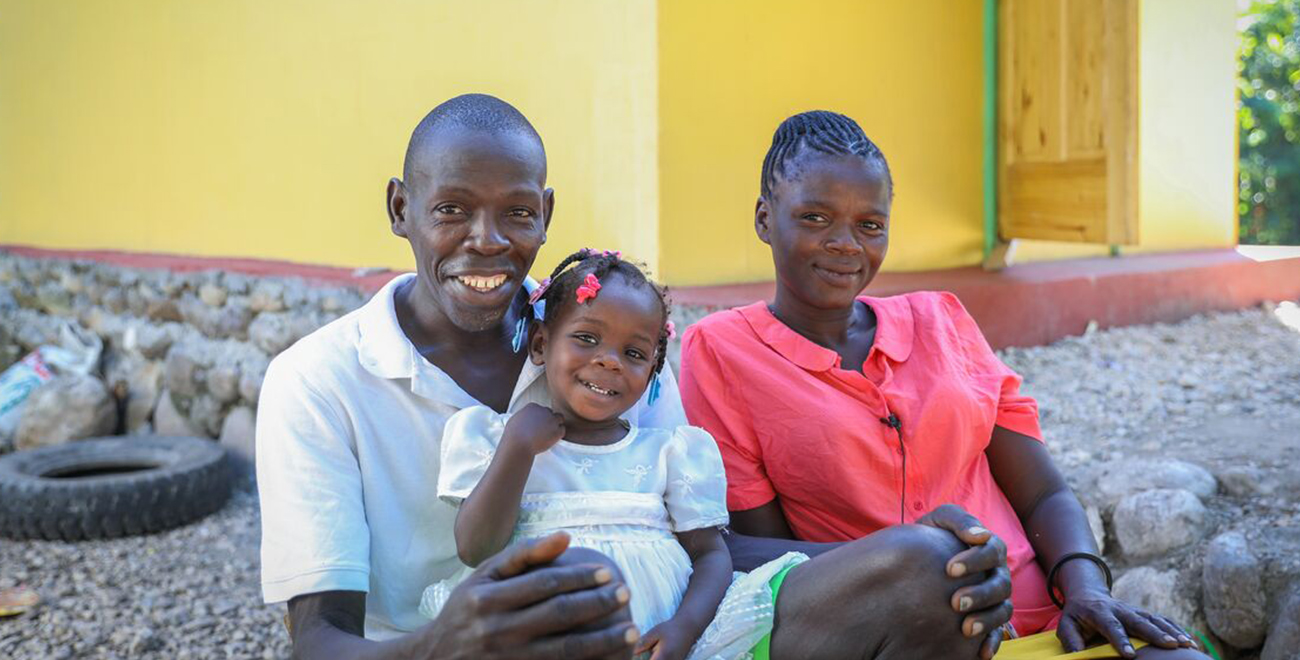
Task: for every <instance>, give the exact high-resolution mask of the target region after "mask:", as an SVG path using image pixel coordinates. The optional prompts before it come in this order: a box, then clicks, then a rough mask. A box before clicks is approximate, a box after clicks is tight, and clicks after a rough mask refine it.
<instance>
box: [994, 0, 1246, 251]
mask: <svg viewBox="0 0 1300 660" xmlns="http://www.w3.org/2000/svg"><path fill="white" fill-rule="evenodd" d="M1139 16H1140V18H1139V21H1140V22H1139V29H1138V31H1139V35H1138V39H1139V65H1138V80H1139V82H1138V85H1139V89H1140V90H1141V92H1140V93H1141V97H1140V103H1139V110H1138V113H1139V114H1138V136H1139V137H1138V158H1139V167H1138V189H1139V193H1138V195H1139V196H1138V244H1137V245H1136V246H1132V247H1124V248H1122V252H1123V253H1128V254H1132V253H1143V252H1162V251H1169V250H1187V249H1198V248H1216V247H1228V246H1232V245H1236V243H1237V209H1236V203H1237V190H1236V185H1237V181H1236V177H1237V173H1236V166H1237V143H1236V139H1237V127H1236V121H1237V119H1236V114H1237V109H1236V103H1237V100H1236V81H1237V42H1238V35H1237V7H1236V3H1235V2H1234V0H1141V6H1140V7H1139ZM1107 251H1108V248H1107V247H1106V246H1098V245H1081V244H1071V243H1055V242H1046V241H1022V242H1021V244H1020V245H1019V246H1018V247H1017V249H1016V260H1017V261H1040V260H1047V259H1065V258H1074V257H1085V256H1100V255H1105V254H1106V253H1107Z"/></svg>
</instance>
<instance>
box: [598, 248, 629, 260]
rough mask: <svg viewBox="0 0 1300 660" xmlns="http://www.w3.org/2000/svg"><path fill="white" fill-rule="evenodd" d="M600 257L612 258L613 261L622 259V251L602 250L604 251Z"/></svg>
mask: <svg viewBox="0 0 1300 660" xmlns="http://www.w3.org/2000/svg"><path fill="white" fill-rule="evenodd" d="M600 256H602V257H614V258H615V259H622V258H623V251H622V250H604V251H602V252H601V253H600Z"/></svg>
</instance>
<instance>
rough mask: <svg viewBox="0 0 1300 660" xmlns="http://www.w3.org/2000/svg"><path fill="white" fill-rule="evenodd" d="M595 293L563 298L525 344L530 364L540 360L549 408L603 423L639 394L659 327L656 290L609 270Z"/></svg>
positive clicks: (661, 315)
mask: <svg viewBox="0 0 1300 660" xmlns="http://www.w3.org/2000/svg"><path fill="white" fill-rule="evenodd" d="M600 285H601V288H600V291H599V292H598V293H597V295H596V297H595V298H593V299H591V300H588V301H587V302H585V303H581V304H579V303H577V302H576V301H567V302H566V303H565V305H566V309H565V310H564V312H563V313H562V314H561V316H560V318H559V319H557V320H556V321H555V322H554V324H553V326H549V327H548V326H545V325H543V326H542V327H540V328H538V330H537V332H536V333H534V335H533V339H532V341H531V342H530V344H529V353H530V356H531V358H532V360H533V363H534V364H544V365H546V383H547V386H548V387H549V388H550V391H551V399H552V406H551V407H552V409H554V410H555V412H558V413H560V414H561V415H563V416H564V418H565V419H566V420H585V421H588V422H603V421H609V420H612V419H614V418H616V417H618V416H619V415H621V414H622V413H623V412H625V411H627V410H628V409H630V408H631V407H632V406H633V405H635V404H636V402H637V401H638V400H639V399H640V398H641V395H642V394H643V393H644V392H645V389H646V387H647V386H648V385H649V383H650V376H651V373H652V372H653V371H654V365H655V359H656V355H655V350H656V349H657V348H658V346H659V334H660V332H661V331H662V329H663V326H664V313H663V307H662V304H661V302H660V301H659V297H658V295H657V294H656V293H655V292H654V291H652V290H651V289H650V288H649V287H637V286H631V285H629V284H627V283H626V282H624V281H623V278H622V276H620V275H615V274H609V275H606V276H605V279H604V280H602V281H601V283H600Z"/></svg>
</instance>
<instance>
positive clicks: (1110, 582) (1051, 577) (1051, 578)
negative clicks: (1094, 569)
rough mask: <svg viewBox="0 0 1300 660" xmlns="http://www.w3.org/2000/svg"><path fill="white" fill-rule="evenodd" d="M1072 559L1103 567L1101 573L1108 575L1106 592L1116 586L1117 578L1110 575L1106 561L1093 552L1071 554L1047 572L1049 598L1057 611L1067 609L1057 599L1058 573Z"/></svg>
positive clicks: (1058, 561)
mask: <svg viewBox="0 0 1300 660" xmlns="http://www.w3.org/2000/svg"><path fill="white" fill-rule="evenodd" d="M1071 559H1087V560H1088V561H1090V562H1092V563H1094V564H1096V565H1098V566H1100V567H1101V572H1102V573H1104V574H1105V575H1106V591H1110V588H1111V587H1112V586H1114V584H1115V578H1114V577H1113V576H1112V575H1111V574H1110V566H1107V565H1106V560H1105V559H1102V558H1101V557H1098V556H1097V555H1094V554H1092V553H1091V552H1071V553H1070V554H1068V555H1066V556H1064V557H1061V558H1060V559H1058V560H1056V563H1055V564H1054V565H1053V566H1052V570H1050V571H1048V572H1047V596H1048V597H1049V598H1051V599H1052V604H1053V605H1055V606H1056V607H1057V609H1065V602H1064V601H1062V600H1061V599H1060V598H1057V597H1056V588H1055V585H1056V573H1057V572H1058V571H1060V570H1061V566H1062V565H1063V564H1065V562H1067V561H1070V560H1071Z"/></svg>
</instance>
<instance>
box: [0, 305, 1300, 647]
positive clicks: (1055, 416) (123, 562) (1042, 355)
mask: <svg viewBox="0 0 1300 660" xmlns="http://www.w3.org/2000/svg"><path fill="white" fill-rule="evenodd" d="M1284 318H1293V319H1294V325H1295V327H1294V328H1291V327H1287V325H1286V324H1285V323H1284V322H1283V319H1284ZM1003 357H1004V359H1005V360H1006V361H1007V362H1008V363H1009V364H1011V365H1012V367H1014V368H1015V369H1017V370H1018V371H1020V372H1021V373H1022V374H1024V375H1025V377H1026V385H1025V389H1026V391H1028V392H1029V393H1030V394H1032V395H1034V396H1036V397H1037V398H1038V400H1039V403H1040V406H1041V409H1042V416H1043V424H1044V429H1045V432H1046V433H1047V435H1048V439H1049V446H1050V448H1051V451H1052V453H1053V454H1054V455H1055V456H1056V458H1057V460H1058V461H1059V462H1060V464H1061V466H1062V468H1063V469H1064V470H1065V472H1066V473H1067V475H1068V476H1069V478H1070V480H1071V482H1072V483H1074V484H1075V486H1076V488H1078V489H1080V490H1082V489H1084V488H1086V487H1087V486H1088V483H1089V479H1091V478H1092V477H1093V475H1094V472H1095V470H1096V466H1097V465H1099V464H1100V463H1103V462H1105V461H1112V460H1122V459H1125V458H1126V457H1132V456H1173V457H1177V458H1181V459H1183V460H1189V461H1192V462H1197V463H1201V464H1203V465H1206V466H1207V467H1210V468H1211V469H1214V467H1213V466H1215V465H1223V464H1225V462H1226V463H1232V464H1236V465H1249V466H1253V467H1254V468H1256V469H1258V470H1259V473H1258V475H1259V479H1261V480H1266V481H1268V482H1269V484H1270V490H1271V493H1270V494H1268V495H1266V496H1260V497H1258V498H1253V499H1251V500H1249V501H1237V500H1232V501H1227V502H1225V503H1222V504H1220V505H1218V506H1216V507H1214V508H1215V510H1216V512H1217V513H1218V514H1219V517H1220V519H1221V520H1236V523H1237V524H1241V525H1245V524H1246V521H1249V520H1257V519H1265V520H1266V521H1267V524H1265V525H1263V526H1261V527H1259V528H1258V529H1256V531H1255V532H1253V534H1254V535H1255V538H1256V539H1257V540H1258V542H1259V543H1261V544H1262V545H1267V544H1268V543H1269V542H1270V539H1271V538H1274V537H1278V538H1300V308H1297V307H1295V306H1293V305H1289V304H1284V306H1283V307H1282V308H1280V310H1274V309H1273V308H1271V307H1269V308H1262V309H1251V310H1246V311H1242V312H1237V313H1228V314H1219V315H1213V316H1203V317H1196V318H1193V319H1190V320H1188V321H1185V322H1183V323H1180V324H1177V325H1156V326H1144V327H1133V328H1123V329H1118V330H1112V331H1103V332H1094V333H1089V334H1088V335H1086V336H1083V337H1078V338H1072V339H1067V340H1064V341H1061V342H1058V343H1057V344H1055V345H1052V346H1048V347H1040V348H1030V349H1012V350H1008V351H1005V352H1004V353H1003ZM1251 526H1252V527H1254V525H1253V524H1252V525H1251ZM1221 527H1222V525H1221ZM1260 529H1262V530H1263V531H1259V530H1260ZM1261 534H1262V535H1263V536H1260V535H1261ZM258 539H259V522H258V512H257V502H256V496H255V495H254V494H253V490H252V488H251V485H250V486H246V487H244V488H243V489H241V490H240V491H239V492H237V493H236V495H235V496H234V497H233V498H232V500H231V502H230V503H229V504H228V505H227V506H226V507H225V509H223V510H222V511H221V512H219V513H217V514H216V515H214V516H211V517H209V518H207V519H205V520H203V521H201V522H199V523H197V524H194V525H190V526H188V527H184V528H181V529H177V530H173V531H170V532H166V533H163V534H158V535H155V536H150V537H137V538H129V539H120V540H114V541H106V542H89V543H76V544H72V543H55V542H14V541H7V540H0V588H3V587H8V586H12V585H15V584H19V583H26V584H29V585H31V586H32V587H34V588H35V589H37V590H38V592H39V593H40V594H41V595H42V596H43V598H44V600H45V602H44V604H43V605H41V606H40V607H39V608H37V609H36V610H34V611H32V612H29V613H27V614H24V615H21V616H17V617H12V618H7V619H0V658H45V657H52V658H72V657H88V658H137V657H158V658H281V657H288V655H289V644H288V636H287V635H286V633H285V631H284V628H283V626H282V624H281V621H280V618H281V615H282V612H283V609H282V608H280V607H268V606H265V605H262V604H261V599H260V594H259V588H258V554H257V553H258Z"/></svg>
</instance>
